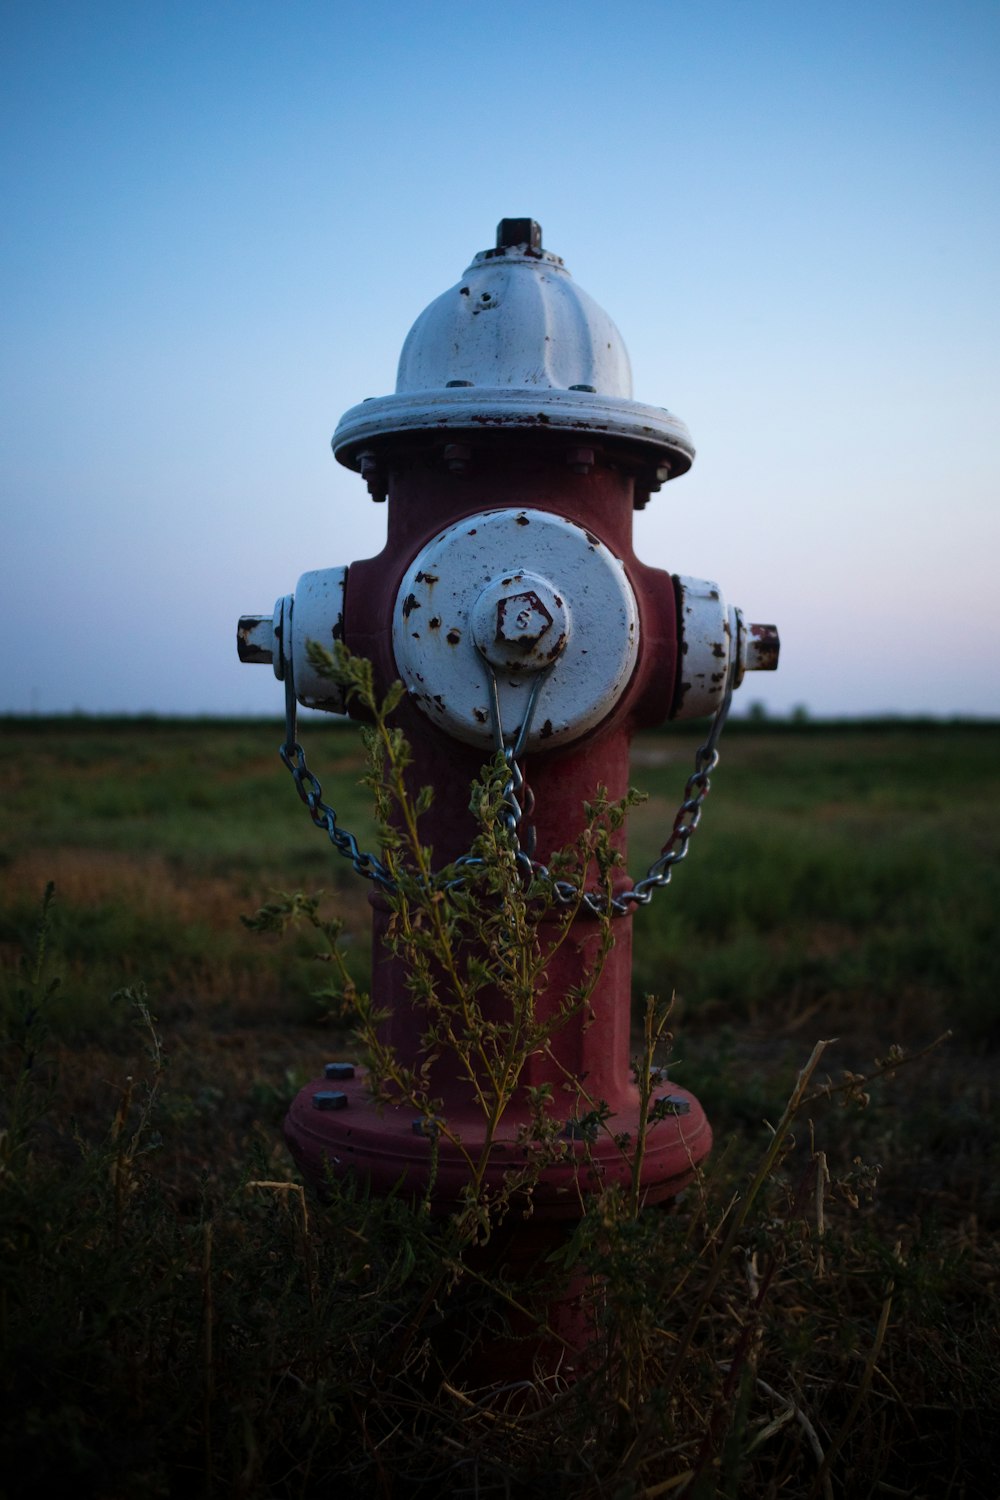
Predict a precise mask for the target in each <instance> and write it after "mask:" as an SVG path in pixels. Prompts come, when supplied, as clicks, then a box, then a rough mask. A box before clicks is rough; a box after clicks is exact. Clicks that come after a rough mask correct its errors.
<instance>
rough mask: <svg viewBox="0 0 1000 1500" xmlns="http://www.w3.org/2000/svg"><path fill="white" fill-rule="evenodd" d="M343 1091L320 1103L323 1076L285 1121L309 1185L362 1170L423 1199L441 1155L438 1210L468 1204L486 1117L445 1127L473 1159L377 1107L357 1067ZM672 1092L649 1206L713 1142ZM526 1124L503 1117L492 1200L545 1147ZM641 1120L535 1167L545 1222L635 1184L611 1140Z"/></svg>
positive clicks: (623, 1120)
mask: <svg viewBox="0 0 1000 1500" xmlns="http://www.w3.org/2000/svg"><path fill="white" fill-rule="evenodd" d="M336 1088H337V1091H338V1092H340V1093H342V1094H343V1095H344V1097H345V1098H346V1101H347V1102H346V1105H344V1106H343V1107H342V1108H340V1109H337V1110H335V1111H326V1110H320V1109H317V1108H316V1107H315V1106H314V1104H313V1096H314V1095H315V1094H316V1093H320V1092H322V1091H324V1090H329V1089H330V1084H329V1082H328V1081H327V1080H325V1079H317V1080H316V1081H315V1082H313V1083H310V1084H307V1085H306V1087H305V1088H304V1089H302V1091H301V1092H300V1093H299V1094H298V1096H297V1098H296V1099H295V1100H294V1102H293V1104H292V1107H291V1109H290V1110H289V1112H288V1116H287V1118H286V1120H285V1138H286V1140H287V1142H288V1146H289V1149H290V1150H291V1153H292V1156H293V1157H294V1158H295V1162H296V1164H297V1166H298V1167H299V1170H300V1171H301V1172H302V1175H303V1176H304V1177H305V1178H306V1180H307V1182H309V1183H311V1184H312V1185H313V1186H315V1187H318V1188H322V1185H323V1184H324V1183H325V1182H328V1181H329V1180H330V1179H331V1178H342V1177H344V1176H347V1175H354V1174H357V1175H358V1176H359V1177H361V1178H363V1179H364V1180H365V1181H367V1182H368V1183H369V1184H370V1186H371V1189H372V1191H373V1192H375V1193H389V1192H393V1191H396V1190H398V1191H402V1192H403V1193H405V1194H407V1195H412V1196H413V1197H415V1198H416V1197H420V1196H421V1195H422V1194H423V1193H424V1192H425V1191H426V1189H427V1184H428V1180H429V1177H430V1172H431V1161H432V1155H433V1154H434V1153H435V1152H436V1157H437V1162H436V1168H437V1170H436V1174H435V1176H434V1188H433V1206H434V1208H435V1210H436V1211H438V1212H447V1211H448V1210H449V1209H452V1208H454V1207H456V1206H458V1205H459V1204H460V1203H461V1201H462V1196H463V1189H467V1187H468V1184H469V1180H470V1171H469V1160H468V1158H469V1157H471V1159H472V1160H473V1162H475V1161H477V1160H478V1158H479V1156H480V1155H481V1152H482V1148H483V1138H484V1125H483V1118H482V1114H481V1112H480V1111H479V1110H478V1109H477V1108H476V1107H475V1106H474V1105H473V1106H468V1107H467V1108H465V1109H464V1110H459V1111H455V1110H452V1112H451V1113H450V1114H449V1116H448V1120H447V1129H448V1131H449V1132H451V1133H452V1134H453V1135H455V1136H456V1137H458V1139H459V1140H460V1141H461V1143H462V1146H463V1147H464V1152H465V1153H468V1156H466V1154H464V1153H463V1150H461V1149H460V1148H459V1146H458V1145H456V1144H455V1142H454V1141H453V1140H450V1139H449V1138H448V1136H447V1135H446V1134H445V1133H444V1132H441V1133H439V1134H438V1135H437V1137H436V1138H435V1139H432V1137H431V1136H430V1135H429V1134H427V1133H426V1132H427V1129H428V1127H427V1125H426V1124H425V1122H424V1121H422V1120H419V1119H418V1118H417V1116H415V1114H414V1111H413V1109H412V1107H411V1106H406V1105H400V1106H393V1105H386V1106H383V1107H382V1108H381V1109H380V1108H379V1107H377V1106H376V1104H375V1103H374V1101H373V1100H372V1098H371V1095H370V1093H369V1091H368V1084H367V1077H366V1073H365V1070H364V1069H362V1068H358V1069H357V1070H356V1073H355V1076H354V1078H353V1079H349V1080H345V1081H343V1082H338V1084H337V1085H336ZM670 1096H671V1100H672V1101H675V1102H674V1108H675V1109H677V1110H678V1113H676V1114H670V1115H668V1116H667V1117H666V1118H664V1119H661V1120H656V1121H654V1122H653V1123H651V1124H648V1125H647V1126H646V1141H645V1148H644V1153H643V1161H642V1169H641V1184H642V1194H643V1201H644V1202H645V1203H648V1204H654V1203H662V1202H664V1201H666V1200H668V1199H670V1198H674V1197H676V1196H677V1194H678V1193H679V1192H681V1191H682V1189H683V1188H684V1187H685V1186H686V1185H687V1183H688V1182H690V1180H691V1178H692V1176H693V1174H694V1171H695V1168H696V1167H697V1165H698V1163H699V1162H700V1161H702V1160H703V1159H704V1157H705V1156H707V1155H708V1152H709V1150H710V1149H711V1145H712V1131H711V1127H710V1126H709V1123H708V1120H707V1119H706V1117H705V1112H704V1110H703V1109H702V1107H701V1105H700V1104H699V1103H698V1101H697V1099H695V1097H694V1095H693V1094H689V1093H688V1092H687V1091H686V1090H684V1089H681V1088H678V1087H677V1085H676V1084H673V1083H671V1085H670ZM685 1104H686V1105H687V1106H688V1108H687V1112H684V1105H685ZM528 1123H529V1119H528V1116H527V1114H526V1113H524V1112H523V1111H518V1110H510V1111H508V1114H507V1115H506V1116H505V1117H504V1121H503V1123H502V1125H501V1128H500V1132H499V1133H498V1138H497V1139H495V1140H494V1142H493V1145H492V1147H491V1149H490V1160H489V1163H488V1166H487V1169H486V1173H485V1176H484V1179H483V1194H484V1197H485V1198H486V1199H487V1200H492V1199H494V1198H495V1197H496V1196H497V1195H499V1194H500V1193H501V1192H502V1190H503V1188H504V1186H505V1183H507V1182H509V1181H510V1178H511V1175H512V1174H514V1175H516V1176H518V1177H519V1176H520V1175H521V1173H522V1172H523V1170H524V1168H525V1166H526V1165H530V1162H531V1159H532V1156H533V1155H534V1154H535V1153H536V1152H537V1151H538V1150H539V1147H538V1146H536V1145H534V1144H533V1143H532V1142H531V1141H524V1140H522V1141H519V1140H518V1139H517V1134H518V1127H519V1126H527V1125H528ZM638 1125H639V1110H638V1106H635V1107H633V1108H629V1109H625V1110H623V1111H620V1112H619V1113H617V1114H615V1115H614V1116H612V1117H611V1118H610V1119H609V1120H608V1121H607V1122H606V1126H605V1127H604V1128H602V1129H601V1130H600V1131H599V1132H597V1133H595V1136H594V1138H593V1139H590V1140H587V1139H569V1138H564V1139H563V1140H562V1141H561V1143H560V1144H561V1145H562V1146H563V1148H564V1151H565V1155H564V1157H563V1158H562V1159H561V1160H560V1161H557V1162H554V1163H553V1162H550V1163H549V1164H547V1165H545V1166H541V1167H539V1169H538V1179H537V1183H536V1184H535V1186H534V1187H533V1189H532V1192H531V1201H532V1205H533V1208H534V1211H535V1213H536V1214H538V1215H540V1216H543V1217H545V1218H548V1219H578V1218H580V1217H581V1215H582V1213H583V1212H584V1208H585V1202H586V1199H587V1197H589V1196H591V1195H593V1194H594V1193H595V1192H600V1191H601V1189H602V1188H606V1187H610V1186H612V1185H618V1186H620V1187H628V1186H630V1185H631V1182H632V1151H631V1148H630V1147H628V1146H619V1145H618V1144H616V1142H615V1139H614V1137H616V1136H618V1137H620V1136H622V1135H623V1134H626V1133H627V1134H628V1135H629V1137H630V1140H631V1142H633V1143H634V1141H635V1137H636V1132H637V1129H638ZM430 1128H431V1129H432V1130H433V1128H434V1127H433V1126H431V1127H430Z"/></svg>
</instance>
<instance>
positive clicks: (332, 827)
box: [278, 668, 396, 891]
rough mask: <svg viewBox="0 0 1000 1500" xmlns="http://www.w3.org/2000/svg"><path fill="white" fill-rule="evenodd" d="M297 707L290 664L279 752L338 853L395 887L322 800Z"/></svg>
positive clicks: (389, 887)
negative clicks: (301, 734)
mask: <svg viewBox="0 0 1000 1500" xmlns="http://www.w3.org/2000/svg"><path fill="white" fill-rule="evenodd" d="M297 721H298V707H297V704H296V701H295V683H294V682H293V680H292V673H291V670H290V668H287V669H286V672H285V742H284V744H283V745H282V746H281V747H280V749H279V751H278V754H279V755H280V756H281V759H282V760H283V761H284V763H285V765H286V766H287V767H288V769H289V771H291V773H292V780H293V781H294V782H295V790H296V791H297V792H298V794H299V796H300V797H301V798H302V801H303V802H304V803H305V805H306V807H307V808H308V809H309V816H310V817H311V818H312V820H313V822H314V823H315V824H316V827H317V828H322V829H324V830H325V831H326V833H327V835H328V837H329V839H330V842H331V844H332V845H333V847H334V848H335V849H336V851H337V853H338V854H342V855H343V856H344V858H345V859H349V860H350V861H351V863H352V864H353V865H354V868H355V869H356V870H357V872H358V874H359V875H363V876H364V878H365V879H366V880H372V881H374V882H375V884H376V885H380V886H381V887H382V889H383V890H386V891H394V890H395V889H396V882H395V881H394V880H393V878H392V876H391V875H390V874H389V872H388V870H387V869H386V867H385V865H384V864H383V863H382V861H381V860H380V859H379V858H378V856H377V855H375V854H365V853H364V852H363V850H362V849H361V848H360V847H359V845H358V841H357V839H356V838H355V837H354V834H353V833H348V832H347V830H346V828H340V827H338V825H337V814H336V812H335V811H334V809H333V808H332V807H331V806H330V805H329V803H327V802H324V801H323V788H322V786H321V785H320V783H319V780H318V779H317V777H315V776H314V775H313V773H312V771H310V769H309V767H308V766H307V765H306V752H305V751H304V750H303V748H302V746H301V745H300V744H299V742H298V739H297V733H298V725H297Z"/></svg>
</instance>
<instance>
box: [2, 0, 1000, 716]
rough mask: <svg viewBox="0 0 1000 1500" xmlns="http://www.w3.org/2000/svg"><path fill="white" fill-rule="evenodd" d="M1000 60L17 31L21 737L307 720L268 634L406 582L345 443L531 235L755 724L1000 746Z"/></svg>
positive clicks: (390, 7) (379, 5) (643, 20)
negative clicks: (730, 623)
mask: <svg viewBox="0 0 1000 1500" xmlns="http://www.w3.org/2000/svg"><path fill="white" fill-rule="evenodd" d="M998 65H1000V6H998V5H997V4H996V3H994V0H950V3H947V4H945V3H943V0H939V3H926V0H884V3H879V4H871V3H870V0H869V3H860V0H846V3H839V4H828V3H826V0H818V3H816V4H813V5H803V4H801V0H798V3H793V0H774V3H769V0H763V3H756V0H703V3H698V4H692V3H691V0H687V3H684V4H674V3H671V0H659V3H656V0H622V3H621V4H620V5H619V6H617V7H611V6H609V5H606V4H597V3H590V0H548V3H546V4H545V5H544V6H539V7H531V6H521V5H518V6H503V5H498V4H493V5H479V6H476V5H471V4H469V3H463V4H458V3H453V0H439V3H435V0H426V3H408V4H403V3H394V0H369V3H366V4H356V3H351V0H344V3H338V0H327V3H320V0H288V3H283V4H277V3H269V4H265V3H255V0H244V3H241V4H238V5H237V4H235V3H224V0H217V3H204V0H198V3H192V0H172V3H170V4H167V3H164V0H149V3H142V4H140V3H136V0H128V3H126V0H120V3H119V0H92V3H88V4H86V5H84V4H78V3H70V0H65V3H57V0H32V3H31V4H26V3H24V4H19V3H14V0H3V3H2V4H0V70H2V78H0V109H2V113H3V122H2V127H3V128H2V131H0V185H2V201H3V203H4V212H3V225H2V251H0V264H2V274H3V311H2V319H3V323H2V338H0V369H2V375H3V403H2V409H3V419H2V438H0V442H2V447H0V485H2V489H0V494H2V504H3V539H4V540H3V546H2V548H0V559H2V563H0V568H2V571H0V577H2V587H3V594H4V599H5V604H6V618H7V621H8V625H9V627H10V640H9V642H8V648H7V651H6V652H5V661H4V667H3V670H2V672H0V712H18V713H26V712H39V713H58V712H68V711H71V710H73V709H83V710H85V711H88V712H94V713H100V712H127V713H133V712H134V713H138V712H143V711H154V712H159V713H196V712H210V713H218V714H231V713H277V712H279V711H280V708H281V696H280V689H279V686H278V684H277V683H276V682H275V681H274V679H273V677H272V676H271V674H270V673H269V672H268V671H267V670H266V669H262V668H251V667H246V666H241V665H240V664H239V662H238V661H237V658H236V652H235V644H234V638H235V624H236V619H237V617H238V616H239V615H240V614H243V613H264V612H266V611H269V610H270V609H271V607H272V605H273V602H274V599H275V598H276V597H277V596H278V595H280V594H284V593H286V592H289V591H291V590H292V589H293V588H294V586H295V583H296V580H297V579H298V577H299V575H300V574H301V573H303V572H305V571H306V570H307V569H310V568H315V567H321V566H332V565H334V564H343V563H350V562H351V561H352V560H354V559H357V558H362V557H367V556H370V555H372V554H373V553H374V552H377V551H378V550H379V549H380V548H381V545H382V539H383V535H384V525H385V520H384V511H383V509H382V508H380V507H377V506H373V505H372V504H371V502H370V501H369V499H368V497H367V494H366V492H365V489H364V486H363V485H362V483H361V481H360V480H359V479H358V477H357V476H356V475H352V474H350V473H348V472H347V471H346V470H344V469H342V468H340V466H339V465H337V464H336V463H335V461H334V459H333V456H332V454H331V452H330V447H329V442H330V437H331V434H332V432H333V429H334V427H335V426H336V423H337V421H338V419H339V418H340V416H341V415H342V413H343V412H344V411H345V410H346V409H347V408H348V407H350V406H353V405H354V404H355V403H356V402H358V401H360V400H361V399H362V398H363V397H365V396H374V395H384V394H386V393H387V392H389V391H391V390H392V389H393V386H394V383H395V372H396V362H397V359H398V355H399V351H400V347H401V345H402V342H403V339H404V337H405V335H406V333H407V330H408V329H409V327H410V325H411V323H412V322H413V321H414V319H415V318H416V316H417V315H418V313H419V312H420V311H421V310H422V308H423V307H424V306H425V305H426V304H427V303H428V302H430V301H431V300H432V299H433V298H434V297H436V296H437V295H438V294H439V293H440V292H442V291H444V290H445V289H446V288H447V287H449V286H451V285H452V284H453V283H454V282H455V281H456V280H457V279H458V277H459V276H460V275H461V273H462V271H463V269H464V268H465V267H466V266H467V265H468V263H469V261H470V260H471V258H472V256H473V254H474V253H475V252H476V251H478V250H481V249H484V248H486V247H487V246H489V245H490V244H491V243H492V241H493V235H494V231H495V226H496V223H497V221H498V219H500V218H502V217H505V216H510V217H513V216H532V217H534V218H536V219H538V220H539V221H540V222H541V224H542V226H543V229H544V234H545V245H546V248H548V249H551V250H553V251H555V252H556V253H557V254H559V255H561V256H562V257H563V258H564V259H565V261H566V264H567V266H568V268H569V270H570V271H571V273H572V274H573V276H574V277H575V279H576V280H578V281H579V283H580V284H581V285H582V286H583V287H584V288H585V289H586V290H587V291H588V292H589V293H590V294H591V295H592V296H593V297H595V298H596V300H597V301H598V302H599V303H600V304H601V305H602V306H603V307H605V308H606V309H607V311H608V312H609V313H610V315H611V316H612V318H613V319H614V320H615V322H616V323H617V325H618V327H619V328H620V329H621V331H622V334H623V336H624V338H625V342H626V344H627V346H628V349H629V352H630V354H631V358H632V366H633V373H634V380H635V395H636V398H637V399H639V400H641V401H646V402H649V403H651V404H654V405H658V406H667V407H669V408H670V409H671V410H672V411H673V412H675V413H676V414H677V415H678V416H679V417H681V418H682V419H683V420H684V421H685V422H686V423H687V425H688V426H689V428H690V429H691V432H692V434H693V437H694V441H695V444H696V447H697V449H698V457H697V459H696V462H695V465H694V468H693V469H692V470H691V472H690V474H688V475H687V476H685V477H683V478H681V479H679V480H677V481H676V482H674V483H671V484H669V485H668V486H667V487H666V488H665V489H664V490H663V491H661V493H660V494H659V495H658V496H654V498H653V500H652V502H651V504H650V506H649V508H648V510H647V511H645V512H644V513H642V514H641V515H638V516H637V517H636V550H637V552H638V553H639V555H640V556H641V557H642V558H643V559H644V560H645V561H647V562H650V563H653V564H657V565H659V566H661V567H665V568H667V569H669V570H670V571H675V572H681V573H686V574H692V575H695V576H700V577H705V578H712V579H716V580H718V581H719V582H720V584H721V585H722V587H723V590H724V591H725V593H726V595H727V597H728V598H730V599H731V600H732V602H734V603H737V604H739V605H741V606H742V607H743V608H744V610H745V612H746V614H747V616H748V617H749V618H751V619H756V620H763V621H774V622H776V623H777V624H778V626H779V629H780V631H781V636H782V642H783V657H782V663H781V667H780V670H779V672H778V673H777V674H776V675H774V676H773V677H767V678H761V677H758V678H757V679H755V680H753V681H751V682H749V683H748V684H747V685H746V686H745V687H744V688H743V689H742V691H741V697H742V698H743V700H744V707H745V706H746V702H747V701H749V700H751V699H757V700H760V701H762V702H764V703H765V704H766V705H767V707H768V708H769V709H770V710H771V711H772V712H775V713H785V712H787V711H788V710H789V709H790V708H791V707H792V706H793V705H795V704H805V705H807V706H808V708H809V709H810V711H811V712H813V713H814V714H816V715H825V714H851V715H854V714H868V713H879V712H898V713H921V712H928V713H935V714H953V713H965V714H982V715H996V714H998V713H1000V668H998V666H997V663H996V656H995V649H996V648H995V642H996V638H997V634H998V627H1000V609H998V605H997V592H998V590H997V584H996V580H995V574H996V570H997V567H998V561H1000V525H998V520H997V512H998V505H997V501H998V490H1000V485H998V478H1000V460H998V446H1000V420H998V418H997V415H996V406H997V398H998V391H1000V318H998V260H1000V257H998V245H1000V213H998V199H1000V192H998V187H1000V169H998V162H1000V131H998V121H1000V66H998Z"/></svg>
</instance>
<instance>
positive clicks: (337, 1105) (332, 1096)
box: [312, 1089, 348, 1109]
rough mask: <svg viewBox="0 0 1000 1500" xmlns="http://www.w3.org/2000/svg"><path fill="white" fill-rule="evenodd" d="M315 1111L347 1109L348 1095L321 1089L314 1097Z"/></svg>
mask: <svg viewBox="0 0 1000 1500" xmlns="http://www.w3.org/2000/svg"><path fill="white" fill-rule="evenodd" d="M312 1101H313V1109H346V1108H347V1103H348V1100H347V1095H346V1094H341V1093H335V1092H332V1091H331V1090H328V1089H320V1090H319V1091H318V1092H317V1093H315V1094H313V1096H312Z"/></svg>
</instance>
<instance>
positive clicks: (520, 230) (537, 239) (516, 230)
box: [497, 219, 542, 250]
mask: <svg viewBox="0 0 1000 1500" xmlns="http://www.w3.org/2000/svg"><path fill="white" fill-rule="evenodd" d="M517 245H527V246H528V247H529V249H531V250H541V248H542V226H541V224H539V223H538V221H537V219H501V220H500V223H499V224H498V225H497V249H498V250H512V249H514V247H515V246H517Z"/></svg>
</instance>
